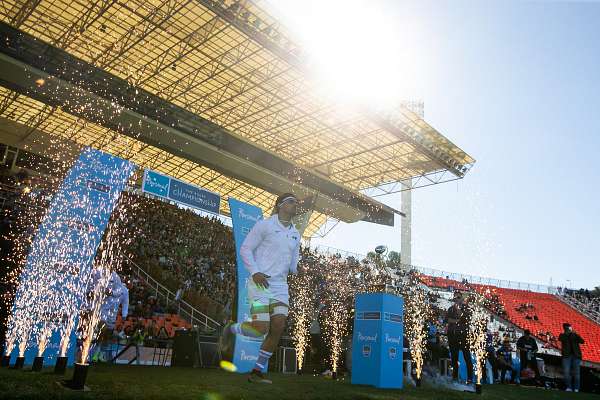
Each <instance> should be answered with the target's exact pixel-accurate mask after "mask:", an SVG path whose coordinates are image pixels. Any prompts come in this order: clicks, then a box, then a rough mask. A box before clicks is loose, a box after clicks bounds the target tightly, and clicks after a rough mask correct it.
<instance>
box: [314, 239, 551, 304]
mask: <svg viewBox="0 0 600 400" xmlns="http://www.w3.org/2000/svg"><path fill="white" fill-rule="evenodd" d="M313 250H314V251H316V252H317V253H321V254H326V255H335V254H339V255H341V256H342V257H354V258H356V259H357V260H362V259H364V258H366V256H365V255H364V254H359V253H353V252H350V251H346V250H341V249H336V248H335V247H329V246H322V245H318V246H315V247H314V248H313ZM396 267H398V268H401V269H404V270H417V271H419V272H420V273H422V274H424V275H429V276H432V277H436V278H446V279H452V280H455V281H458V282H463V281H467V282H468V283H470V284H479V285H490V286H496V287H499V288H504V289H518V290H527V291H531V292H537V293H550V294H555V295H556V294H558V288H557V287H556V286H548V285H541V284H536V283H527V282H518V281H510V280H504V279H495V278H487V277H483V276H476V275H469V274H462V273H457V272H450V271H444V270H441V269H435V268H427V267H420V266H418V265H407V264H398V265H397V266H396Z"/></svg>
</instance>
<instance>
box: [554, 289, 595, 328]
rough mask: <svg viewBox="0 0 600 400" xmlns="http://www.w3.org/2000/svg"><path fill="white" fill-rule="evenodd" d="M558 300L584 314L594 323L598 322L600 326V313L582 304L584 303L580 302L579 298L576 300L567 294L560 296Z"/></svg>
mask: <svg viewBox="0 0 600 400" xmlns="http://www.w3.org/2000/svg"><path fill="white" fill-rule="evenodd" d="M558 298H559V299H560V300H561V301H562V302H563V303H565V304H567V305H568V306H571V307H572V308H574V309H576V310H577V311H579V312H580V313H582V314H583V315H585V316H586V317H588V318H589V319H591V320H592V321H594V322H596V323H597V324H600V312H598V311H596V310H591V309H590V307H589V306H588V305H587V304H585V303H584V302H582V301H580V300H578V299H577V298H575V297H573V296H571V295H568V294H566V293H562V294H559V295H558Z"/></svg>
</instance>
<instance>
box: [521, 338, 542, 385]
mask: <svg viewBox="0 0 600 400" xmlns="http://www.w3.org/2000/svg"><path fill="white" fill-rule="evenodd" d="M517 350H518V351H519V358H520V360H521V371H520V372H523V370H524V369H526V368H527V367H531V369H532V370H533V372H535V380H536V381H539V379H540V370H539V368H538V364H537V359H536V353H537V351H538V345H537V342H536V341H535V339H534V338H533V336H531V332H530V331H529V329H525V331H524V333H523V336H521V337H520V338H519V340H517Z"/></svg>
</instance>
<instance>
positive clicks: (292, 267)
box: [290, 240, 300, 274]
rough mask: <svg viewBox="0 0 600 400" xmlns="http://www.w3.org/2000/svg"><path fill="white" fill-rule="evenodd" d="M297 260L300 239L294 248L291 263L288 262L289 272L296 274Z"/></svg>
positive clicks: (298, 258) (298, 259)
mask: <svg viewBox="0 0 600 400" xmlns="http://www.w3.org/2000/svg"><path fill="white" fill-rule="evenodd" d="M298 261H300V240H298V243H297V244H296V248H295V249H294V254H293V255H292V263H291V264H290V273H292V274H297V273H298Z"/></svg>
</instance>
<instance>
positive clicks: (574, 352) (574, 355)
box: [558, 322, 583, 392]
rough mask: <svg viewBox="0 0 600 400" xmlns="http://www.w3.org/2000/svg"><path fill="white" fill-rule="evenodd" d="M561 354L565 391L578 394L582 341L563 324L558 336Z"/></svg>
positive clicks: (566, 324) (568, 326) (569, 325)
mask: <svg viewBox="0 0 600 400" xmlns="http://www.w3.org/2000/svg"><path fill="white" fill-rule="evenodd" d="M558 340H559V341H560V343H561V345H562V347H561V353H562V365H563V374H564V377H565V386H566V389H565V390H566V391H567V392H570V391H575V392H579V383H580V366H581V348H580V347H579V345H580V344H583V339H582V338H581V336H579V335H578V334H577V332H575V331H574V330H573V328H572V327H571V324H569V323H566V322H565V323H564V324H563V333H561V334H560V335H559V336H558Z"/></svg>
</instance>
